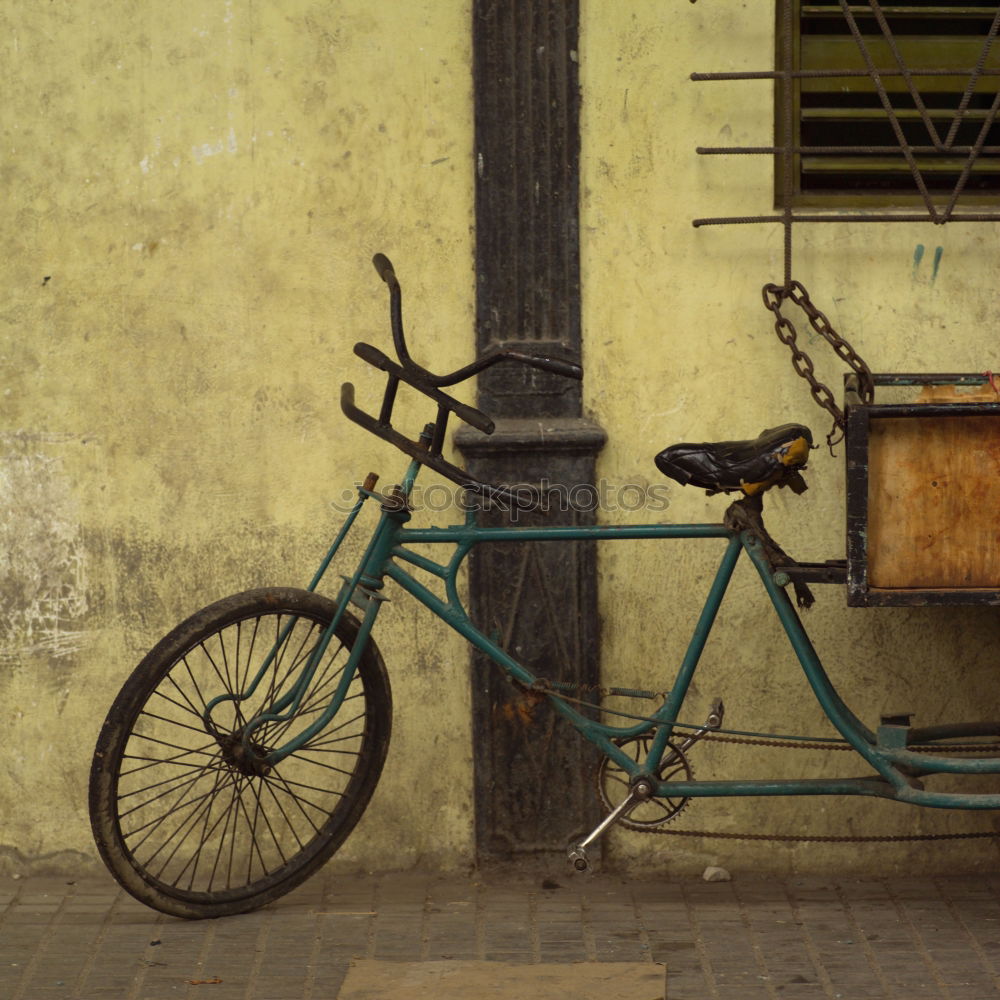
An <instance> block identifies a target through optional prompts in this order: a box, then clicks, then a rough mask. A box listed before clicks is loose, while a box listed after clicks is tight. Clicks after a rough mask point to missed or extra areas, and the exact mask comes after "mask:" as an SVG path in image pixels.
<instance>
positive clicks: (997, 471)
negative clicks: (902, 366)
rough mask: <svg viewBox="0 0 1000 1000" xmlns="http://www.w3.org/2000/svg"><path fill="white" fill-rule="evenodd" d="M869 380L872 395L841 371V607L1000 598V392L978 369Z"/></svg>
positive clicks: (990, 601)
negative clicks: (843, 569) (843, 520)
mask: <svg viewBox="0 0 1000 1000" xmlns="http://www.w3.org/2000/svg"><path fill="white" fill-rule="evenodd" d="M873 379H874V384H875V399H874V401H873V402H871V403H865V402H863V401H862V400H861V398H860V396H859V394H858V391H857V386H858V383H857V377H856V376H854V375H851V376H848V377H847V379H846V390H847V391H846V400H845V403H846V405H845V415H846V418H847V439H846V456H847V603H848V604H849V605H853V606H870V605H921V604H983V603H985V604H1000V517H998V514H1000V396H998V393H997V392H996V391H995V390H994V388H993V387H992V385H991V384H990V382H989V380H988V379H987V378H986V377H985V376H983V375H898V374H880V375H875V376H873ZM887 397H888V398H887Z"/></svg>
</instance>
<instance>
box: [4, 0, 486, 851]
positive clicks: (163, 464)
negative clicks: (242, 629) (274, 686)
mask: <svg viewBox="0 0 1000 1000" xmlns="http://www.w3.org/2000/svg"><path fill="white" fill-rule="evenodd" d="M468 23H469V8H468V5H467V4H461V3H459V4H450V3H449V4H442V3H435V2H433V0H428V2H415V3H407V4H389V5H381V6H380V5H372V4H368V3H362V2H355V0H346V2H341V3H337V4H328V3H318V2H313V0H290V2H282V3H280V4H240V3H233V2H232V0H198V2H180V3H169V4H160V3H149V2H144V0H140V2H126V3H117V4H103V3H98V2H94V0H82V2H81V0H73V2H58V0H57V2H53V3H45V4H42V5H38V4H29V3H17V2H15V3H7V4H4V5H3V6H2V8H0V38H2V39H3V42H2V47H3V59H2V60H0V74H2V76H3V82H2V90H3V93H4V101H3V110H2V111H0V128H2V134H3V152H2V156H0V171H2V177H3V190H4V208H3V210H2V211H0V226H2V230H0V245H2V247H3V254H2V258H0V274H2V277H0V286H2V287H3V289H4V296H3V302H2V304H0V329H2V351H0V356H2V366H0V378H2V394H0V399H2V408H0V428H2V431H0V510H2V515H0V567H2V571H0V595H2V602H3V605H2V606H3V614H2V616H0V622H2V623H0V629H2V633H3V634H2V643H0V648H2V653H0V705H2V706H3V708H2V710H0V711H2V714H3V719H4V726H3V730H4V740H3V742H4V747H5V757H6V761H7V765H6V766H5V767H4V768H2V769H0V866H6V865H10V864H21V863H23V859H33V860H34V861H39V859H40V860H41V862H42V863H44V862H45V860H46V859H49V863H59V864H73V863H75V861H76V858H77V855H78V854H80V855H84V856H86V857H87V858H90V857H92V856H93V849H92V845H91V841H90V833H89V826H88V821H87V815H86V780H87V771H88V767H89V758H90V756H91V754H92V751H93V743H94V740H95V738H96V735H97V731H98V728H99V725H100V723H101V721H102V719H103V716H104V714H105V712H106V711H107V708H108V706H109V704H110V701H111V699H112V697H113V695H114V692H115V691H116V690H117V689H118V687H119V686H120V685H121V683H122V682H123V680H124V678H125V677H126V676H127V674H128V672H129V671H130V670H131V668H132V666H133V665H134V664H135V663H136V662H137V660H138V658H139V657H140V656H141V655H142V654H143V652H145V650H146V649H148V648H149V647H150V646H151V645H152V644H153V642H155V641H156V639H158V638H159V636H161V635H162V634H163V633H164V632H165V631H166V630H167V629H168V628H170V627H172V625H173V624H175V623H176V622H177V621H178V620H179V619H180V618H181V617H183V616H185V615H187V614H189V613H191V612H193V611H194V610H196V609H197V608H199V607H201V606H202V605H204V604H206V603H208V602H209V601H211V600H214V599H216V598H217V597H221V596H223V595H225V594H228V593H232V592H234V591H237V590H241V589H245V588H247V587H252V586H259V585H264V584H266V583H278V584H286V585H297V586H304V585H305V584H306V583H307V582H308V581H309V579H310V577H311V576H312V573H313V571H314V569H315V566H316V565H317V563H318V561H319V559H320V557H321V556H322V554H323V552H324V551H325V549H326V545H327V544H328V539H329V538H330V537H332V533H333V530H334V529H335V527H336V526H337V525H338V524H339V515H338V514H336V512H335V511H333V510H332V509H331V507H330V503H331V501H332V500H334V499H336V498H339V495H340V491H341V489H342V488H343V487H344V486H349V485H350V484H351V483H352V482H354V481H357V480H360V479H361V478H363V477H364V475H365V473H367V472H368V471H369V470H370V469H376V470H378V471H380V472H383V473H384V475H385V476H386V477H387V478H390V477H391V478H395V477H398V475H399V474H400V471H401V469H402V468H403V467H404V462H403V460H402V458H401V457H400V456H399V455H398V454H397V453H395V452H394V450H393V449H392V448H390V447H389V446H387V445H386V446H382V445H381V444H380V443H379V442H377V441H375V440H374V439H370V438H368V437H367V436H366V435H364V434H363V432H361V431H360V429H358V430H357V432H356V433H355V432H351V431H349V430H348V427H347V426H345V421H344V420H343V418H342V417H341V415H340V410H339V391H340V383H341V382H342V381H344V380H345V379H347V378H350V379H351V380H352V381H354V382H355V383H356V385H357V387H358V394H359V401H360V400H362V399H363V400H364V401H365V402H366V403H368V404H369V405H376V403H375V395H374V394H375V393H376V392H377V391H378V385H379V384H380V380H379V379H377V378H375V377H374V373H373V375H372V377H369V376H368V375H366V374H365V373H364V372H363V371H362V370H361V369H362V365H361V363H360V362H359V361H358V360H357V359H355V358H354V356H353V354H352V353H351V346H352V344H353V343H354V341H355V340H358V339H367V340H376V341H377V342H383V339H384V338H385V336H386V333H387V330H388V309H387V297H386V295H385V289H384V286H383V285H382V284H381V282H380V281H379V280H378V277H377V276H376V274H375V272H374V270H373V268H372V267H371V265H370V263H369V260H370V257H371V255H372V253H374V252H375V251H378V250H381V251H384V252H386V253H388V254H389V255H390V256H392V257H393V258H395V263H396V265H397V268H398V270H399V273H400V275H401V277H402V279H403V281H404V282H405V286H406V291H407V293H408V296H409V300H410V302H411V303H412V305H411V307H410V309H409V317H410V319H411V320H412V324H413V327H414V329H415V331H416V332H417V333H418V335H419V341H418V342H419V344H420V347H421V350H422V352H423V354H424V355H426V354H427V353H429V352H432V351H433V352H435V358H436V360H438V361H439V362H440V363H441V364H442V365H443V366H447V365H452V366H454V365H457V364H459V363H461V362H463V361H466V360H469V354H470V352H471V350H472V336H471V333H469V331H470V330H471V315H472V296H473V287H472V263H471V262H472V250H471V246H472V244H471V234H470V220H471V212H472V208H471V202H472V175H471V172H470V170H469V166H468V165H469V162H470V150H471V142H472V140H471V80H470V73H469V59H470V56H469V46H470V40H469V32H468ZM421 419H424V418H423V417H422V415H421ZM385 623H386V626H388V627H386V626H383V629H382V632H383V633H384V636H382V637H380V638H381V641H382V646H383V653H384V655H385V657H386V660H387V662H388V663H389V665H390V670H391V674H392V681H393V685H394V694H395V697H396V701H397V705H398V706H399V708H400V710H399V711H398V713H397V719H396V729H395V742H394V747H393V749H392V751H391V755H390V759H389V763H388V769H387V772H386V776H385V779H384V781H383V784H382V786H381V787H380V789H379V792H378V799H377V801H376V802H375V803H374V804H373V806H372V808H371V811H370V814H369V816H368V817H366V819H365V825H364V828H363V830H364V832H363V834H362V835H361V836H358V837H356V838H355V839H353V840H352V841H351V843H350V844H349V846H348V847H347V849H346V850H345V852H344V857H345V858H346V859H347V860H348V861H349V862H352V863H358V864H362V863H363V864H403V865H405V864H409V863H411V862H415V861H418V860H422V861H427V862H428V863H432V864H435V863H439V862H441V863H445V864H448V863H451V864H454V863H456V860H458V861H460V860H462V859H465V858H467V857H468V856H469V853H470V850H471V847H470V845H471V818H470V817H471V784H470V781H469V760H468V757H469V752H468V719H469V710H468V705H467V702H468V694H467V682H466V671H467V667H466V662H467V661H466V655H465V652H464V649H463V648H462V646H461V644H460V643H458V642H457V641H456V640H455V639H453V638H452V637H451V635H449V634H447V632H446V629H445V628H444V627H443V626H437V625H436V624H435V623H434V622H429V621H427V620H426V619H421V620H420V622H419V624H418V622H417V620H416V618H415V616H414V608H413V607H412V606H410V605H408V604H401V605H398V606H397V605H395V604H394V605H392V607H391V608H390V609H389V611H388V614H387V616H386V618H385ZM430 709H433V717H434V719H435V721H436V722H438V723H439V724H441V726H442V728H443V731H444V732H446V733H448V735H449V738H451V739H453V740H454V744H453V752H450V753H447V754H444V753H440V752H438V750H437V737H436V736H435V735H434V734H433V733H432V732H430V731H429V730H428V728H427V727H426V725H425V724H423V723H422V719H424V718H427V717H428V715H427V713H428V711H429V710H430ZM432 757H433V759H434V760H435V764H434V766H433V767H428V766H427V765H426V761H427V760H428V759H431V758H432ZM413 792H416V793H417V794H413Z"/></svg>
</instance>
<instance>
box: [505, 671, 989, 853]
mask: <svg viewBox="0 0 1000 1000" xmlns="http://www.w3.org/2000/svg"><path fill="white" fill-rule="evenodd" d="M519 686H523V685H519ZM567 688H569V689H575V690H577V691H578V692H579V693H581V694H582V693H591V694H593V693H600V694H604V692H606V691H607V692H614V691H621V690H623V689H621V688H618V689H616V688H600V687H599V686H598V685H585V684H578V685H572V684H566V683H563V682H560V683H559V686H558V689H557V687H556V686H555V685H554V683H553V682H552V681H550V680H548V679H547V678H544V677H539V678H538V679H537V680H536V681H535V682H534V684H532V685H531V686H530V687H525V690H527V691H529V692H531V693H532V694H550V695H554V696H556V697H559V698H562V699H563V700H564V701H568V702H572V703H574V704H577V705H580V706H583V707H586V708H596V707H597V706H595V705H594V703H593V702H590V701H584V700H583V699H582V698H574V697H572V696H571V695H569V694H567V693H566V690H565V689H567ZM560 689H562V690H560ZM649 693H650V692H642V696H645V695H647V694H649ZM602 711H604V712H606V713H607V714H609V715H619V716H622V717H624V718H628V719H632V720H636V719H638V720H644V721H647V722H652V723H660V724H662V720H660V719H654V718H652V717H649V716H641V715H633V714H630V713H627V712H620V711H617V710H615V709H608V708H602ZM674 725H677V723H674ZM685 728H692V729H695V728H700V727H695V726H685ZM699 739H700V740H715V741H716V742H718V743H738V744H742V745H745V746H764V747H768V748H773V749H790V750H853V749H854V747H852V746H851V745H850V744H849V743H846V742H844V741H843V740H837V739H835V738H832V737H831V738H830V739H829V740H827V739H825V738H823V739H815V740H811V741H809V742H806V741H802V740H786V739H781V738H779V737H775V736H768V735H767V734H766V733H761V734H759V735H757V736H755V737H748V736H731V735H727V734H725V733H724V732H723V733H720V732H712V731H709V732H704V733H702V734H701V736H700V737H699ZM909 749H911V750H914V751H920V752H923V753H955V752H958V753H976V752H979V753H982V752H984V751H987V750H991V751H998V750H1000V744H997V743H959V744H952V745H950V746H944V747H935V746H913V747H910V748H909ZM686 804H687V803H685V805H686ZM681 809H683V806H682V807H681ZM681 809H678V810H677V812H676V813H674V816H676V815H678V814H679V813H680V812H681ZM674 816H671V817H670V819H673V818H674ZM629 829H630V830H635V831H636V832H637V833H646V834H659V835H662V836H671V837H701V838H703V839H714V840H758V841H781V842H786V843H787V842H796V843H804V844H865V843H897V842H911V841H930V840H982V839H985V838H988V837H989V838H998V837H1000V832H997V831H992V832H976V833H908V834H898V835H894V834H873V835H868V836H865V835H860V834H859V835H850V834H839V835H838V834H829V835H822V834H815V835H810V834H778V833H721V832H717V831H713V830H677V829H674V828H673V827H671V828H669V829H667V828H665V827H653V828H639V827H637V826H629Z"/></svg>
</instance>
